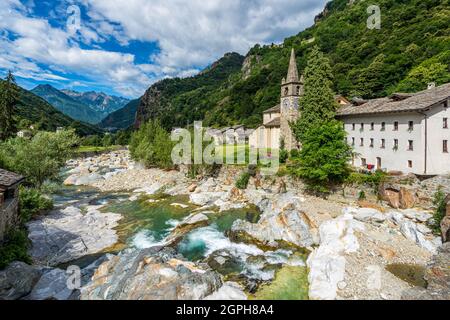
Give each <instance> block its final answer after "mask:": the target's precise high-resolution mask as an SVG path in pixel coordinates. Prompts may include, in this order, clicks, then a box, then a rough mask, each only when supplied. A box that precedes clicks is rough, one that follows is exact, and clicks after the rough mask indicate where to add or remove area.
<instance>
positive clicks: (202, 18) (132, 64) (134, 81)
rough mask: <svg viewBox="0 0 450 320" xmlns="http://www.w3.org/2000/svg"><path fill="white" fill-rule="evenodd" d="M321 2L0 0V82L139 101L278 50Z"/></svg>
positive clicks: (309, 21) (309, 20) (311, 17)
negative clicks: (221, 62)
mask: <svg viewBox="0 0 450 320" xmlns="http://www.w3.org/2000/svg"><path fill="white" fill-rule="evenodd" d="M326 2H327V1H326V0H226V1H223V0H54V1H47V0H0V76H1V77H4V75H5V73H6V72H7V70H12V71H13V72H14V74H15V75H16V78H17V81H18V83H19V84H20V85H22V86H24V87H26V88H29V89H30V88H33V87H34V86H35V85H37V84H41V83H49V84H52V85H54V86H55V87H57V88H72V89H75V90H79V91H88V90H96V91H104V92H106V93H109V94H116V95H121V96H126V97H139V96H140V95H142V94H143V93H144V91H145V90H146V89H147V88H148V87H149V86H150V85H151V84H152V83H154V82H155V81H158V80H160V79H162V78H165V77H175V76H179V77H186V76H190V75H193V74H195V73H197V72H199V70H201V69H203V68H204V67H206V66H208V65H209V64H211V63H212V62H214V61H216V60H217V59H219V58H220V57H222V56H223V55H224V54H225V53H226V52H230V51H236V52H239V53H241V54H245V53H246V52H247V51H248V49H249V48H251V47H252V46H253V45H254V44H256V43H260V44H265V43H272V42H275V43H278V42H281V41H282V40H283V39H284V38H285V37H287V36H291V35H294V34H296V33H298V32H299V31H301V30H303V29H305V28H306V27H309V26H310V25H312V23H313V20H314V16H315V15H316V14H317V13H319V12H320V11H321V10H322V9H323V7H324V5H325V3H326ZM78 9H79V14H80V19H77V17H78ZM78 21H79V24H78Z"/></svg>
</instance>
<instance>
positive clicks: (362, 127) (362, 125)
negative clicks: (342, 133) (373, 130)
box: [361, 123, 364, 131]
mask: <svg viewBox="0 0 450 320" xmlns="http://www.w3.org/2000/svg"><path fill="white" fill-rule="evenodd" d="M363 130H364V123H361V131H363Z"/></svg>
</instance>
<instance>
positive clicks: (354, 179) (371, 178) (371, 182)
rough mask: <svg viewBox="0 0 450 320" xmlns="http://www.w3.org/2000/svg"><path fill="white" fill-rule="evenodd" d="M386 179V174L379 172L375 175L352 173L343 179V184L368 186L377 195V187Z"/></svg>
mask: <svg viewBox="0 0 450 320" xmlns="http://www.w3.org/2000/svg"><path fill="white" fill-rule="evenodd" d="M386 179H387V174H386V173H385V172H383V171H381V170H377V171H376V172H375V173H359V172H352V173H351V174H350V175H349V176H348V177H347V179H345V184H348V185H351V184H357V185H368V186H370V187H371V188H373V190H374V192H375V193H376V194H378V191H379V187H380V186H381V184H382V183H383V182H385V181H386Z"/></svg>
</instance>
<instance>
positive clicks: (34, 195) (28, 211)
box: [20, 188, 53, 223]
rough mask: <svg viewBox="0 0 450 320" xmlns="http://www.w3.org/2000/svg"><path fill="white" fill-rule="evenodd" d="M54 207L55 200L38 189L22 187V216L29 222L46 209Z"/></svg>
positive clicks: (24, 220) (23, 219)
mask: <svg viewBox="0 0 450 320" xmlns="http://www.w3.org/2000/svg"><path fill="white" fill-rule="evenodd" d="M51 209H53V201H52V200H51V199H48V198H46V197H45V196H43V195H42V194H41V192H39V191H38V190H36V189H27V188H20V218H21V220H22V222H24V223H25V222H28V221H29V220H30V219H31V218H33V217H35V216H37V215H39V214H41V213H42V212H44V211H48V210H51Z"/></svg>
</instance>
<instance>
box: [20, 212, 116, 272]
mask: <svg viewBox="0 0 450 320" xmlns="http://www.w3.org/2000/svg"><path fill="white" fill-rule="evenodd" d="M98 208H99V207H96V206H91V207H88V208H87V213H85V214H83V213H82V212H81V210H80V209H78V208H75V207H67V208H65V209H63V210H61V211H53V212H52V213H51V214H49V215H46V216H43V217H40V218H39V219H37V220H33V221H31V222H29V223H28V224H27V227H28V231H29V234H28V237H29V239H30V240H31V242H32V246H31V249H30V255H31V256H32V258H33V260H34V261H35V262H36V263H38V264H41V265H47V266H54V265H57V264H60V263H65V262H69V261H72V260H76V259H78V258H80V257H82V256H85V255H89V254H94V253H97V252H100V251H102V250H104V249H106V248H108V247H110V246H112V245H114V244H116V243H117V241H118V236H117V234H116V231H115V230H114V228H115V227H117V225H118V221H119V220H120V219H121V218H122V216H121V215H119V214H114V213H101V212H100V211H98Z"/></svg>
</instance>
